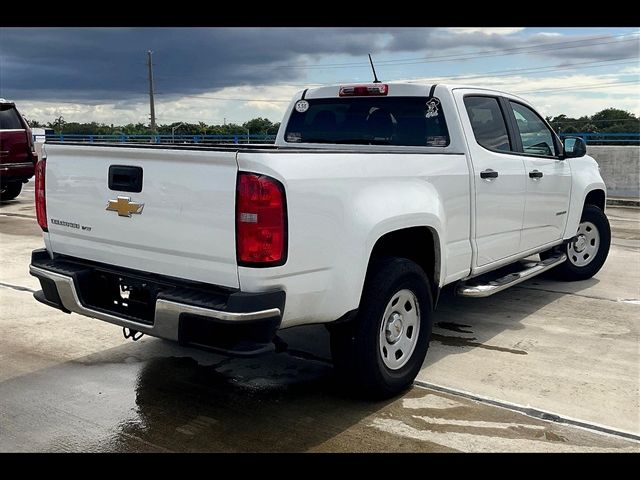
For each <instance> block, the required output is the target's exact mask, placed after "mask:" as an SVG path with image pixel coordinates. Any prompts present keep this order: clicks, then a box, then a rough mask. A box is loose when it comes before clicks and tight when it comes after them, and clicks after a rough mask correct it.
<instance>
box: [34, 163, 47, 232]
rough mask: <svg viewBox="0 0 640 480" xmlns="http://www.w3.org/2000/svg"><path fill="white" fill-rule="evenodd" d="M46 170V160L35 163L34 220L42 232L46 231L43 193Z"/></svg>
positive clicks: (45, 209)
mask: <svg viewBox="0 0 640 480" xmlns="http://www.w3.org/2000/svg"><path fill="white" fill-rule="evenodd" d="M46 168H47V160H46V158H43V159H42V160H38V163H36V218H37V219H38V225H40V228H42V230H43V231H45V232H46V231H47V229H48V224H47V197H46V195H45V192H44V186H45V183H44V176H45V171H46Z"/></svg>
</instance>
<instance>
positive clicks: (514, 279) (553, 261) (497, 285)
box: [456, 253, 567, 298]
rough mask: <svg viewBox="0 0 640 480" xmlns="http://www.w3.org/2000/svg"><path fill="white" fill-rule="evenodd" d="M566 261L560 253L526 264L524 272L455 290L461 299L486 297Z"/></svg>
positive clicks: (461, 285) (462, 285)
mask: <svg viewBox="0 0 640 480" xmlns="http://www.w3.org/2000/svg"><path fill="white" fill-rule="evenodd" d="M566 260H567V256H566V255H565V254H564V253H562V254H560V255H558V256H555V257H549V258H547V259H546V260H542V261H540V262H527V263H525V264H524V265H523V266H524V267H525V268H524V270H521V271H519V272H515V273H510V274H509V275H505V276H504V277H500V278H498V279H496V280H492V281H490V282H487V283H484V284H478V285H468V284H466V283H461V284H460V285H459V286H458V288H457V289H456V293H457V294H458V295H460V296H461V297H476V298H477V297H488V296H490V295H493V294H494V293H498V292H501V291H502V290H505V289H507V288H509V287H512V286H514V285H517V284H518V283H521V282H524V281H525V280H528V279H530V278H533V277H535V276H536V275H539V274H541V273H542V272H546V271H547V270H551V269H552V268H553V267H556V266H558V265H560V264H561V263H562V262H564V261H566Z"/></svg>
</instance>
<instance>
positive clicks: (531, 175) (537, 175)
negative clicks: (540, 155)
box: [529, 170, 544, 178]
mask: <svg viewBox="0 0 640 480" xmlns="http://www.w3.org/2000/svg"><path fill="white" fill-rule="evenodd" d="M543 175H544V174H543V173H542V172H541V171H539V170H531V171H530V172H529V178H542V176H543Z"/></svg>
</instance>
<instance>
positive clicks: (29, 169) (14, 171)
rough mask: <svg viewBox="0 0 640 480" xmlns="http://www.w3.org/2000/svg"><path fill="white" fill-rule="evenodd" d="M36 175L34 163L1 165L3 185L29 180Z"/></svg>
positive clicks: (0, 175) (0, 172) (0, 174)
mask: <svg viewBox="0 0 640 480" xmlns="http://www.w3.org/2000/svg"><path fill="white" fill-rule="evenodd" d="M34 174H35V166H34V164H33V162H25V163H0V178H2V183H7V182H15V181H24V180H28V179H30V178H31V177H33V175H34Z"/></svg>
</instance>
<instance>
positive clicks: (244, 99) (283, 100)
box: [157, 93, 291, 103]
mask: <svg viewBox="0 0 640 480" xmlns="http://www.w3.org/2000/svg"><path fill="white" fill-rule="evenodd" d="M157 94H158V95H172V94H170V93H157ZM175 95H179V96H180V97H189V98H202V99H204V100H224V101H226V100H229V101H237V102H268V103H272V102H276V103H289V102H290V101H291V99H287V100H285V99H269V98H225V97H207V96H204V95H182V94H175Z"/></svg>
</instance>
